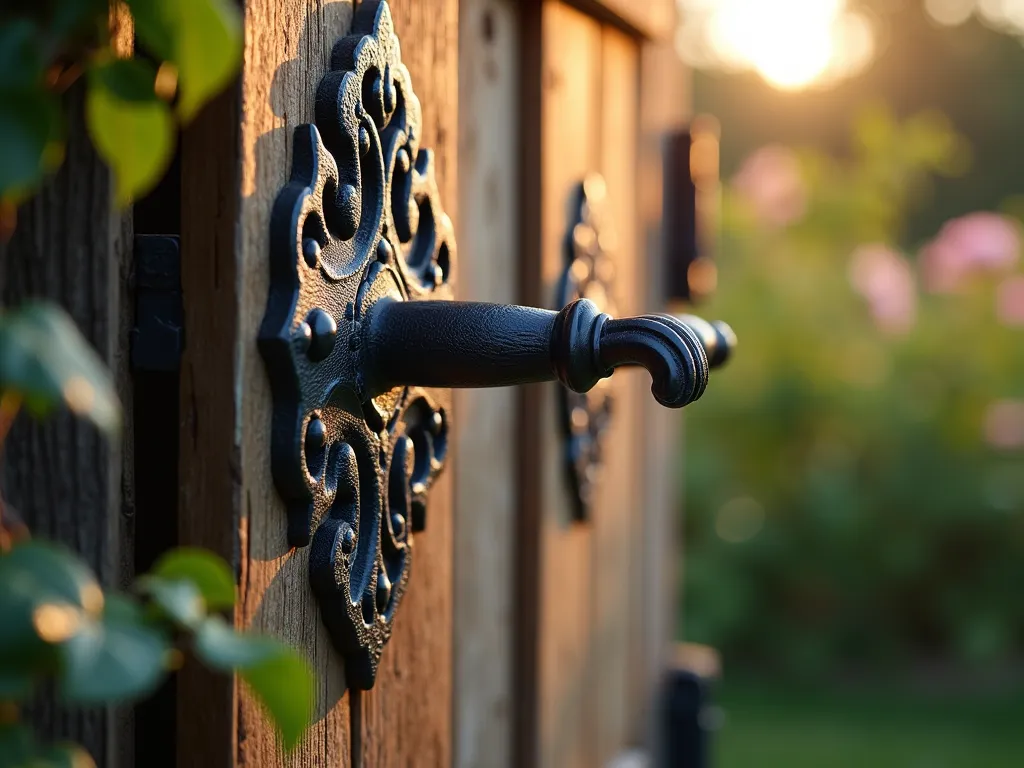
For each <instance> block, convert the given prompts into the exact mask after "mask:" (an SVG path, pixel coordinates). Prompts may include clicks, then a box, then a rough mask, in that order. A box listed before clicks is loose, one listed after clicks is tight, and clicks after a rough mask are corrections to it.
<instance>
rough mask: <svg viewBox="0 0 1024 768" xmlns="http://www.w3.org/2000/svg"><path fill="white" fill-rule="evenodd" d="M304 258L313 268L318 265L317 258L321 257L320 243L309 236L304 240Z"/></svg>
mask: <svg viewBox="0 0 1024 768" xmlns="http://www.w3.org/2000/svg"><path fill="white" fill-rule="evenodd" d="M302 258H304V259H305V260H306V264H307V265H308V266H309V267H310V268H311V269H312V268H313V267H315V266H316V262H317V260H318V259H319V258H320V243H318V242H317V241H316V240H315V239H314V238H312V237H307V238H306V239H305V240H303V241H302Z"/></svg>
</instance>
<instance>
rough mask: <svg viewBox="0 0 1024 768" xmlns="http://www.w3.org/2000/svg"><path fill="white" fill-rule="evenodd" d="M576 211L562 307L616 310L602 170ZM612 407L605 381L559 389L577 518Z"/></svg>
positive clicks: (590, 179)
mask: <svg viewBox="0 0 1024 768" xmlns="http://www.w3.org/2000/svg"><path fill="white" fill-rule="evenodd" d="M572 210H573V215H572V218H571V220H570V223H569V230H568V232H567V233H566V238H565V260H566V266H565V271H564V272H563V273H562V278H561V281H560V283H559V289H558V306H559V307H563V306H565V305H567V304H569V303H570V302H572V301H575V300H577V299H590V300H591V301H593V302H594V303H595V304H596V305H597V306H598V307H599V308H600V309H601V310H602V311H604V312H607V313H609V314H614V313H615V305H614V297H613V290H612V283H613V280H614V277H615V262H614V260H613V258H612V255H611V252H610V251H611V247H610V243H609V241H610V240H611V237H612V233H611V228H610V226H609V223H608V221H607V187H606V185H605V181H604V178H603V177H602V176H601V175H600V174H597V173H592V174H589V175H588V176H587V177H586V179H584V180H583V182H581V183H580V185H579V187H578V188H577V190H576V193H575V198H574V204H573V208H572ZM614 405H615V398H614V395H613V391H612V384H611V382H610V380H607V379H604V380H602V381H600V382H598V384H597V386H595V387H594V388H593V389H592V390H590V391H589V392H583V393H580V392H573V391H571V390H569V389H562V390H561V391H560V393H559V410H560V412H561V420H562V430H563V433H564V435H565V463H566V470H567V477H568V479H569V484H570V486H571V488H572V491H573V502H574V505H573V514H574V517H575V518H576V519H577V520H586V519H587V518H588V517H589V514H590V505H591V503H592V499H593V495H594V488H595V485H596V483H597V481H598V478H599V477H600V474H601V464H602V458H601V454H602V443H603V436H604V433H605V432H606V431H607V429H608V426H609V424H610V422H611V418H612V412H613V410H614Z"/></svg>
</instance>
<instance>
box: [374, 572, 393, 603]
mask: <svg viewBox="0 0 1024 768" xmlns="http://www.w3.org/2000/svg"><path fill="white" fill-rule="evenodd" d="M390 599H391V579H389V578H388V574H387V571H385V570H384V569H383V568H381V569H380V571H379V572H378V573H377V613H384V611H385V609H387V607H388V600H390Z"/></svg>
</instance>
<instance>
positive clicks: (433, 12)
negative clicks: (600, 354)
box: [352, 0, 462, 768]
mask: <svg viewBox="0 0 1024 768" xmlns="http://www.w3.org/2000/svg"><path fill="white" fill-rule="evenodd" d="M390 5H391V12H392V16H393V17H394V21H395V30H396V32H397V34H398V36H399V39H400V40H401V42H402V60H403V61H404V62H405V64H406V66H407V67H408V68H409V73H410V75H411V77H412V84H413V89H414V90H415V92H416V95H417V96H419V99H420V103H421V104H422V106H423V134H422V141H423V146H425V147H430V148H431V149H433V151H434V157H435V162H436V166H435V167H436V171H435V173H436V174H437V183H438V189H439V191H440V194H441V201H442V203H443V205H444V208H445V211H446V212H447V213H448V215H449V216H450V217H451V218H452V220H453V221H456V222H457V221H459V213H458V203H459V196H458V165H457V163H456V155H457V147H458V144H457V142H458V127H459V125H458V97H459V93H458V55H459V39H458V28H459V18H458V4H457V2H456V0H429V2H424V1H423V0H393V1H392V2H391V3H390ZM460 258H461V256H460ZM455 280H456V285H457V280H458V265H456V274H455ZM453 419H454V420H455V422H454V423H456V424H457V423H458V422H459V421H461V419H462V416H461V414H460V413H459V412H458V410H457V409H456V410H455V412H454V415H453ZM458 462H459V456H458V451H457V449H456V450H455V451H453V452H452V453H450V454H449V455H448V458H447V459H446V469H445V472H444V474H442V475H441V477H440V479H439V480H438V482H437V483H436V484H435V485H434V486H433V488H432V489H431V492H430V506H429V510H428V523H427V527H426V530H425V531H423V532H422V533H417V534H416V540H415V544H414V546H415V548H416V557H415V560H414V562H413V565H412V573H411V581H410V584H409V587H408V591H407V592H406V594H405V597H404V598H403V599H402V605H401V608H400V610H399V611H398V614H397V615H396V618H395V626H394V632H393V634H392V636H391V640H390V641H389V643H388V645H387V647H386V648H385V649H384V655H383V657H382V659H381V667H380V671H379V673H378V676H377V683H376V685H375V686H374V688H373V690H371V691H368V692H365V693H358V694H357V695H356V696H355V697H354V698H353V721H352V727H353V730H354V732H355V734H356V736H357V742H356V746H355V747H354V749H353V765H356V766H366V767H367V768H369V766H420V765H423V766H435V765H437V766H447V765H450V764H451V762H452V729H453V727H452V706H453V702H452V622H453V618H454V614H453V606H452V600H453V581H452V573H453V558H454V556H455V555H454V551H453V541H454V539H453V532H452V504H453V487H454V486H453V475H454V474H455V472H456V471H457V470H458V468H459V464H458Z"/></svg>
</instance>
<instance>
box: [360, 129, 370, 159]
mask: <svg viewBox="0 0 1024 768" xmlns="http://www.w3.org/2000/svg"><path fill="white" fill-rule="evenodd" d="M369 151H370V132H369V131H368V130H366V129H365V128H360V129H359V154H360V155H365V154H366V153H367V152H369Z"/></svg>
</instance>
